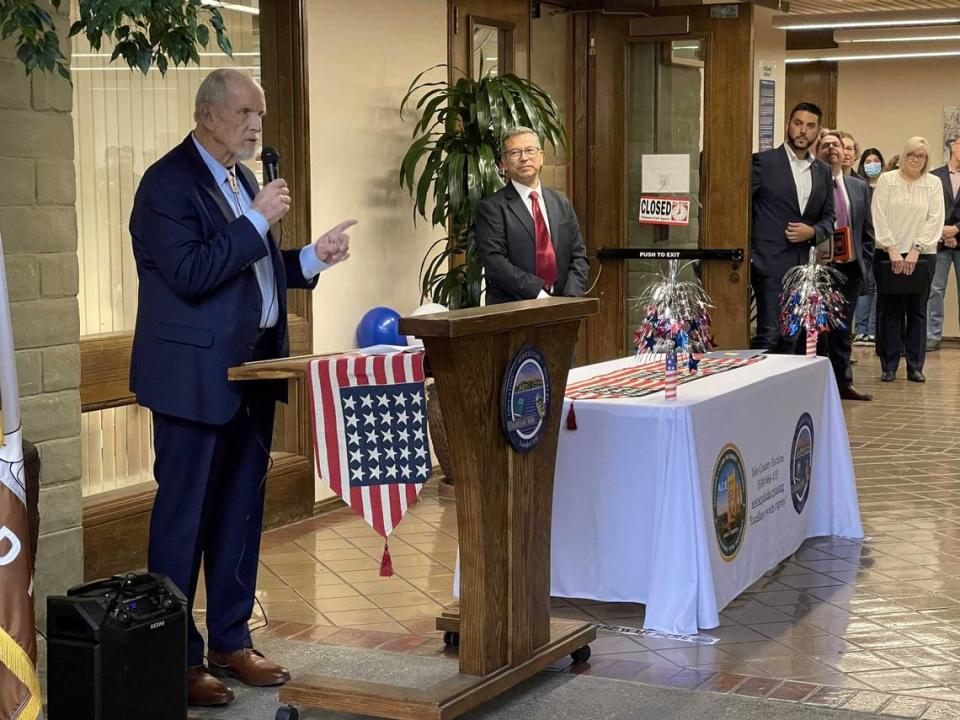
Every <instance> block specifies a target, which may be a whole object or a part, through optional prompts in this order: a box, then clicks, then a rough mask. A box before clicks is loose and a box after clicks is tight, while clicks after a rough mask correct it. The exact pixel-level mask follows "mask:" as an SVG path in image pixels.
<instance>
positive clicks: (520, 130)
mask: <svg viewBox="0 0 960 720" xmlns="http://www.w3.org/2000/svg"><path fill="white" fill-rule="evenodd" d="M518 135H536V137H537V142H538V143H540V144H541V145H542V144H543V141H542V140H540V136H539V135H538V134H537V131H536V130H532V129H531V128H528V127H524V126H523V125H517V126H515V127H512V128H510V129H508V130H507V131H506V132H505V133H503V135H501V136H500V148H501V151H502V149H503V148H504V147H505V146H506V144H507V140H510V139H511V138H515V137H517V136H518Z"/></svg>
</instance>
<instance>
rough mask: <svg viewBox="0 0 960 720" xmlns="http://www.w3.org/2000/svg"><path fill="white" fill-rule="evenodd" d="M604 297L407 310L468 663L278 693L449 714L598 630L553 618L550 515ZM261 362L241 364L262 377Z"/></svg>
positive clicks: (397, 714)
mask: <svg viewBox="0 0 960 720" xmlns="http://www.w3.org/2000/svg"><path fill="white" fill-rule="evenodd" d="M598 305H599V303H598V301H597V300H595V299H574V298H554V299H549V300H531V301H525V302H518V303H508V304H504V305H495V306H488V307H482V308H471V309H468V310H458V311H453V312H449V313H440V314H436V315H424V316H420V317H409V318H403V319H402V320H401V322H400V331H401V332H402V333H403V334H406V335H415V336H416V337H419V338H422V339H423V342H424V345H425V347H426V351H427V361H428V363H429V366H430V369H431V371H432V372H433V376H434V379H435V381H436V385H437V394H438V396H439V400H440V407H441V410H442V412H443V418H444V425H445V428H446V432H447V437H448V442H449V445H450V451H451V456H452V460H453V465H454V469H455V477H456V495H457V524H458V529H459V540H460V562H461V583H460V588H461V589H460V619H459V626H458V630H459V633H460V673H459V674H458V675H454V676H453V677H451V678H449V679H447V680H444V681H442V682H440V683H438V684H437V685H434V686H433V687H431V688H427V689H414V688H409V687H398V686H393V685H385V684H380V683H370V682H365V681H360V680H343V679H338V678H330V677H319V676H308V677H301V678H296V679H294V680H293V681H292V682H290V683H288V684H287V685H286V686H284V687H282V688H281V689H280V693H279V695H280V700H281V702H286V703H292V704H295V705H303V706H310V707H322V708H326V709H330V710H341V711H347V712H354V713H362V714H367V715H374V716H377V717H386V718H398V719H399V720H408V719H409V720H420V719H421V718H434V719H436V720H446V719H448V718H453V717H456V716H458V715H460V714H462V713H464V712H467V711H468V710H471V709H472V708H475V707H477V706H478V705H480V704H482V703H484V702H486V701H488V700H490V699H492V698H494V697H496V696H497V695H499V694H501V693H503V692H504V691H506V690H507V689H509V688H510V687H513V686H514V685H516V684H517V683H519V682H522V681H523V680H525V679H527V678H529V677H531V676H532V675H534V674H535V673H536V672H538V671H540V670H542V669H543V668H544V667H546V666H547V665H549V664H551V663H553V662H555V661H557V660H559V659H560V658H562V657H564V656H565V655H567V654H570V653H573V652H574V651H577V650H579V649H580V648H583V647H584V646H586V645H587V644H588V643H590V642H591V641H592V640H593V639H595V637H596V628H595V627H594V626H593V625H589V624H584V623H575V622H551V619H550V532H551V523H550V516H551V511H552V503H553V477H554V467H555V464H556V454H557V440H558V437H559V431H560V415H561V409H562V406H563V393H564V390H565V389H566V384H567V373H568V371H569V366H570V359H571V357H572V356H573V350H574V345H575V343H576V339H577V334H578V331H579V328H580V322H581V320H582V319H583V318H584V317H586V316H588V315H592V314H595V313H596V312H597V310H598ZM298 360H299V361H300V363H302V365H303V372H305V371H306V365H307V363H308V361H309V359H308V358H305V359H289V360H285V361H278V363H277V365H278V369H280V367H279V366H282V367H283V369H289V368H292V367H294V365H293V364H294V363H297V361H298ZM254 367H257V366H251V367H248V368H242V369H240V370H239V372H234V373H232V374H231V376H232V377H235V378H236V379H241V378H243V377H253V375H250V374H248V372H249V371H252V370H254ZM258 369H259V370H261V371H262V370H265V369H266V368H264V364H262V363H261V364H259V367H258ZM260 377H263V375H262V374H261V375H260ZM274 377H276V375H274ZM278 717H279V714H278Z"/></svg>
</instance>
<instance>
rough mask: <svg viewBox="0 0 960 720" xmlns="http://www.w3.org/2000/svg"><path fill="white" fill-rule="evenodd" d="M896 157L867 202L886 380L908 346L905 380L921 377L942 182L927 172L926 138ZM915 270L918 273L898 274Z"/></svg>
mask: <svg viewBox="0 0 960 720" xmlns="http://www.w3.org/2000/svg"><path fill="white" fill-rule="evenodd" d="M900 158H901V161H900V169H899V170H891V171H890V172H885V173H883V174H882V175H881V176H880V179H879V180H878V181H877V186H876V189H875V190H874V192H873V203H872V205H871V208H872V210H873V227H874V230H875V232H876V240H877V251H876V253H875V254H874V258H873V261H874V273H875V275H876V278H877V354H878V355H879V356H880V366H881V368H882V369H883V373H882V374H881V376H880V379H881V380H883V381H884V382H890V381H892V380H894V379H896V377H897V366H898V365H899V364H900V348H901V346H902V347H903V348H904V349H905V350H906V356H907V379H908V380H912V381H913V382H924V381H925V380H926V378H925V377H924V376H923V362H924V359H925V356H926V336H927V296H928V295H929V294H930V279H931V278H932V277H933V269H934V263H935V262H936V260H935V258H936V254H937V242H938V241H939V240H940V234H941V233H942V231H943V215H944V208H943V185H942V184H941V183H940V180H939V179H938V178H936V177H934V176H933V175H931V174H929V173H928V172H927V168H928V167H929V165H930V145H929V143H927V141H926V139H924V138H922V137H912V138H910V139H909V140H908V141H907V145H906V147H905V148H904V149H903V152H902V153H901V154H900ZM914 274H918V275H919V276H920V277H917V278H912V277H903V278H897V276H898V275H903V276H913V275H914ZM884 278H886V282H885V281H884ZM912 280H920V282H911V281H912ZM911 286H912V287H911ZM905 291H907V294H904V292H905Z"/></svg>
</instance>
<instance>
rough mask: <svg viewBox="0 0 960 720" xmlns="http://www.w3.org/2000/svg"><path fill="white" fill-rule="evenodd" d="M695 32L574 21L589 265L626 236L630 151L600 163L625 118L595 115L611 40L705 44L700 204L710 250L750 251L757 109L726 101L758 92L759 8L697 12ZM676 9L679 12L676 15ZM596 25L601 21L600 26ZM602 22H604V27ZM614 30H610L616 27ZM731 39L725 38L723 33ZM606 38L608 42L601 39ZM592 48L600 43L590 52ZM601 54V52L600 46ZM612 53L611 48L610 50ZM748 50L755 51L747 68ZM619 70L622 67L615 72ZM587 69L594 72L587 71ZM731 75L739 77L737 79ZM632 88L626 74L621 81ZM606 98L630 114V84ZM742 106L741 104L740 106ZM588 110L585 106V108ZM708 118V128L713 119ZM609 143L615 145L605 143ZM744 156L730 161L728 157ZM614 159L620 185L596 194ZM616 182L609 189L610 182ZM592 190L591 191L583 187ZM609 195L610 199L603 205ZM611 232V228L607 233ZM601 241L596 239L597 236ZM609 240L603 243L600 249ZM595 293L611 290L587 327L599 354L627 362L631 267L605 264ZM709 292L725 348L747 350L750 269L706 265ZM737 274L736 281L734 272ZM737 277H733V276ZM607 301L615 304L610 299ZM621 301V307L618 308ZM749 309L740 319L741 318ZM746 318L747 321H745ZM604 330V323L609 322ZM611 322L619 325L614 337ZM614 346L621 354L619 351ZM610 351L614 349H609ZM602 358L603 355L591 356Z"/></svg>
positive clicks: (577, 139)
mask: <svg viewBox="0 0 960 720" xmlns="http://www.w3.org/2000/svg"><path fill="white" fill-rule="evenodd" d="M688 10H689V15H690V19H691V28H690V29H691V31H690V32H689V33H686V34H683V35H662V36H651V37H647V36H644V37H630V35H629V17H628V16H624V17H623V18H620V19H619V20H620V24H619V25H617V26H616V28H617V29H614V27H613V23H615V22H617V20H618V19H611V18H604V17H600V16H594V15H587V16H586V17H584V16H578V17H577V18H575V23H576V26H575V57H576V61H575V62H576V64H577V69H578V73H582V75H583V76H585V77H586V78H587V80H586V82H585V83H582V82H575V84H574V93H573V95H574V101H575V103H576V104H577V105H578V106H579V107H578V111H577V117H578V119H579V117H580V116H581V115H582V116H585V118H586V120H585V122H584V123H582V124H583V125H585V127H580V126H577V125H575V131H574V138H573V139H574V153H573V160H574V178H575V180H576V182H575V184H574V204H575V207H576V208H577V211H578V213H579V214H580V217H581V218H583V219H584V220H585V225H586V227H587V233H586V235H587V250H588V255H589V256H590V257H591V262H594V261H595V259H596V256H595V249H596V247H598V246H599V245H601V244H602V245H604V246H610V247H620V246H622V245H623V242H624V238H625V233H624V223H625V222H626V219H625V218H624V209H623V202H624V199H625V197H626V196H625V192H626V188H625V185H624V184H623V182H624V181H623V177H624V173H625V166H624V162H625V161H624V159H623V156H622V155H623V154H622V153H614V165H613V166H611V165H610V164H609V163H610V160H609V159H606V160H601V158H600V157H599V156H598V150H599V147H600V146H599V145H598V140H600V141H603V136H602V135H598V133H611V132H613V133H619V138H620V141H621V142H622V141H623V139H624V137H625V132H626V130H625V126H624V119H623V118H622V117H621V118H616V117H611V115H610V114H608V115H606V116H604V119H603V123H602V124H601V123H599V122H598V120H597V117H596V114H597V97H596V92H597V88H596V83H597V79H596V78H597V70H596V66H597V58H596V54H595V53H596V52H603V51H604V48H603V46H602V43H603V42H604V40H606V41H607V42H612V39H613V37H614V36H615V37H616V38H618V40H617V42H622V43H624V44H626V43H648V42H668V41H674V40H691V39H696V40H700V41H701V42H702V43H703V46H704V60H705V67H706V70H705V76H704V119H705V122H704V128H703V132H704V158H703V168H704V173H703V177H702V178H701V182H702V185H701V191H700V201H701V203H702V204H703V212H702V220H701V222H702V237H701V247H703V248H705V249H706V248H723V249H728V248H743V249H744V251H745V252H748V251H749V231H750V215H749V212H750V211H749V208H750V182H749V181H750V176H749V168H750V155H751V149H752V136H751V133H748V132H746V130H744V128H752V121H751V120H752V118H751V113H752V109H751V104H750V103H748V102H744V103H724V102H723V100H722V95H723V94H727V95H728V96H732V95H736V96H738V97H739V96H740V95H742V96H743V97H744V98H749V97H751V93H752V85H751V83H752V78H753V76H752V70H751V71H748V70H747V67H748V66H750V67H752V60H751V58H752V45H751V42H752V40H751V38H752V36H751V33H752V11H749V7H748V6H741V15H740V16H739V17H738V18H736V19H715V18H711V17H710V14H709V13H710V8H709V7H690V8H689V9H688ZM670 11H671V8H669V7H667V8H661V9H659V10H658V9H652V10H651V11H650V12H651V13H652V14H654V15H655V14H658V13H659V14H667V13H669V12H670ZM674 11H675V9H674ZM594 18H597V20H595V19H594ZM598 20H599V22H598ZM608 23H609V24H608ZM721 33H723V34H721ZM603 35H606V37H603ZM591 43H595V44H594V45H591ZM597 48H599V49H597ZM607 51H608V52H609V48H607ZM742 53H747V57H746V62H744V60H745V58H744V57H743V56H742ZM728 66H729V67H733V66H735V67H738V68H739V67H741V66H742V67H743V68H744V72H742V73H730V72H728V71H725V70H724V68H727V67H728ZM617 67H620V65H617ZM584 68H585V69H586V70H587V72H585V73H584V72H583V70H584ZM731 75H733V77H731ZM620 77H621V78H622V79H623V82H624V83H625V75H624V74H623V73H621V74H620ZM613 92H615V93H619V98H618V97H617V95H612V96H611V97H610V98H608V99H607V101H608V102H609V103H610V104H611V106H616V107H620V108H623V107H624V103H625V101H626V87H625V85H623V84H621V86H620V87H619V88H618V89H617V90H615V91H613ZM741 105H742V107H741ZM580 108H583V109H582V110H580ZM707 119H709V122H707ZM716 137H729V138H731V141H730V142H729V143H727V144H725V145H724V147H723V149H722V151H718V150H717V149H715V148H714V147H713V146H714V142H713V139H715V138H716ZM607 141H608V142H610V141H612V140H607ZM731 157H735V158H737V160H736V161H734V162H731V160H730V158H731ZM601 161H603V162H606V163H607V164H606V165H605V166H604V168H603V172H604V173H605V174H606V176H607V177H615V178H618V180H617V181H616V182H617V183H619V184H618V185H617V187H598V184H600V185H602V184H603V183H604V180H603V177H601V176H599V175H598V169H597V167H596V166H597V163H598V162H601ZM607 184H608V185H609V183H607ZM584 185H585V186H586V187H585V188H584V187H583V186H584ZM601 196H602V199H601ZM601 204H602V205H605V207H606V210H607V211H608V212H613V211H615V212H617V217H616V218H615V219H614V220H610V221H609V222H606V223H605V225H604V227H599V228H598V227H597V224H596V223H597V220H596V218H597V215H596V213H597V212H598V211H599V209H598V207H597V206H598V205H601ZM720 208H730V211H729V212H722V213H721V212H719V209H720ZM607 226H609V227H607ZM601 233H602V234H603V235H604V236H603V237H602V238H597V237H596V236H597V235H599V234H601ZM601 240H602V242H601ZM606 264H607V265H610V267H607V268H604V272H603V273H602V275H601V278H600V282H598V284H597V291H598V292H600V293H603V295H604V299H603V307H604V311H603V317H602V318H597V319H590V320H588V323H587V325H588V331H587V335H586V338H587V344H588V345H589V346H590V347H594V348H599V350H598V352H599V354H600V355H603V356H604V358H605V357H606V354H609V353H615V354H619V355H624V354H626V353H627V351H628V349H627V347H626V339H625V338H626V333H625V332H624V331H623V330H624V321H625V320H624V312H625V309H624V303H625V301H626V289H627V278H626V276H625V266H624V265H622V264H620V263H606ZM703 268H704V270H703V278H704V285H705V287H706V288H707V290H708V291H709V292H710V294H711V296H712V297H713V298H714V300H715V302H716V303H718V304H719V305H720V306H721V307H724V308H727V309H728V312H725V313H714V322H715V325H714V331H715V334H716V335H717V337H718V340H719V342H720V343H721V344H722V346H724V347H745V346H746V343H747V341H748V334H749V333H748V324H749V308H748V305H747V268H745V267H743V266H742V265H741V266H740V267H739V268H734V267H733V266H731V265H730V264H729V263H726V262H707V263H704V265H703ZM734 271H736V272H737V273H738V275H736V276H735V275H734ZM734 277H736V278H737V279H736V280H734V279H733V278H734ZM608 298H609V300H608ZM612 303H616V304H617V307H611V304H612ZM741 310H742V312H741ZM741 316H742V317H741ZM601 323H603V325H601ZM607 323H610V324H612V323H615V324H616V328H617V329H616V337H614V334H613V331H612V330H611V329H610V325H607ZM613 345H616V350H615V349H614V348H613ZM608 346H609V347H608ZM592 359H603V358H592Z"/></svg>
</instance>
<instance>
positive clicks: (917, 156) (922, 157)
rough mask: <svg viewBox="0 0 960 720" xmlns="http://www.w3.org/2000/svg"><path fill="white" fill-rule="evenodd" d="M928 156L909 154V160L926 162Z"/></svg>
mask: <svg viewBox="0 0 960 720" xmlns="http://www.w3.org/2000/svg"><path fill="white" fill-rule="evenodd" d="M926 159H927V156H926V155H925V154H918V153H907V160H926Z"/></svg>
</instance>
